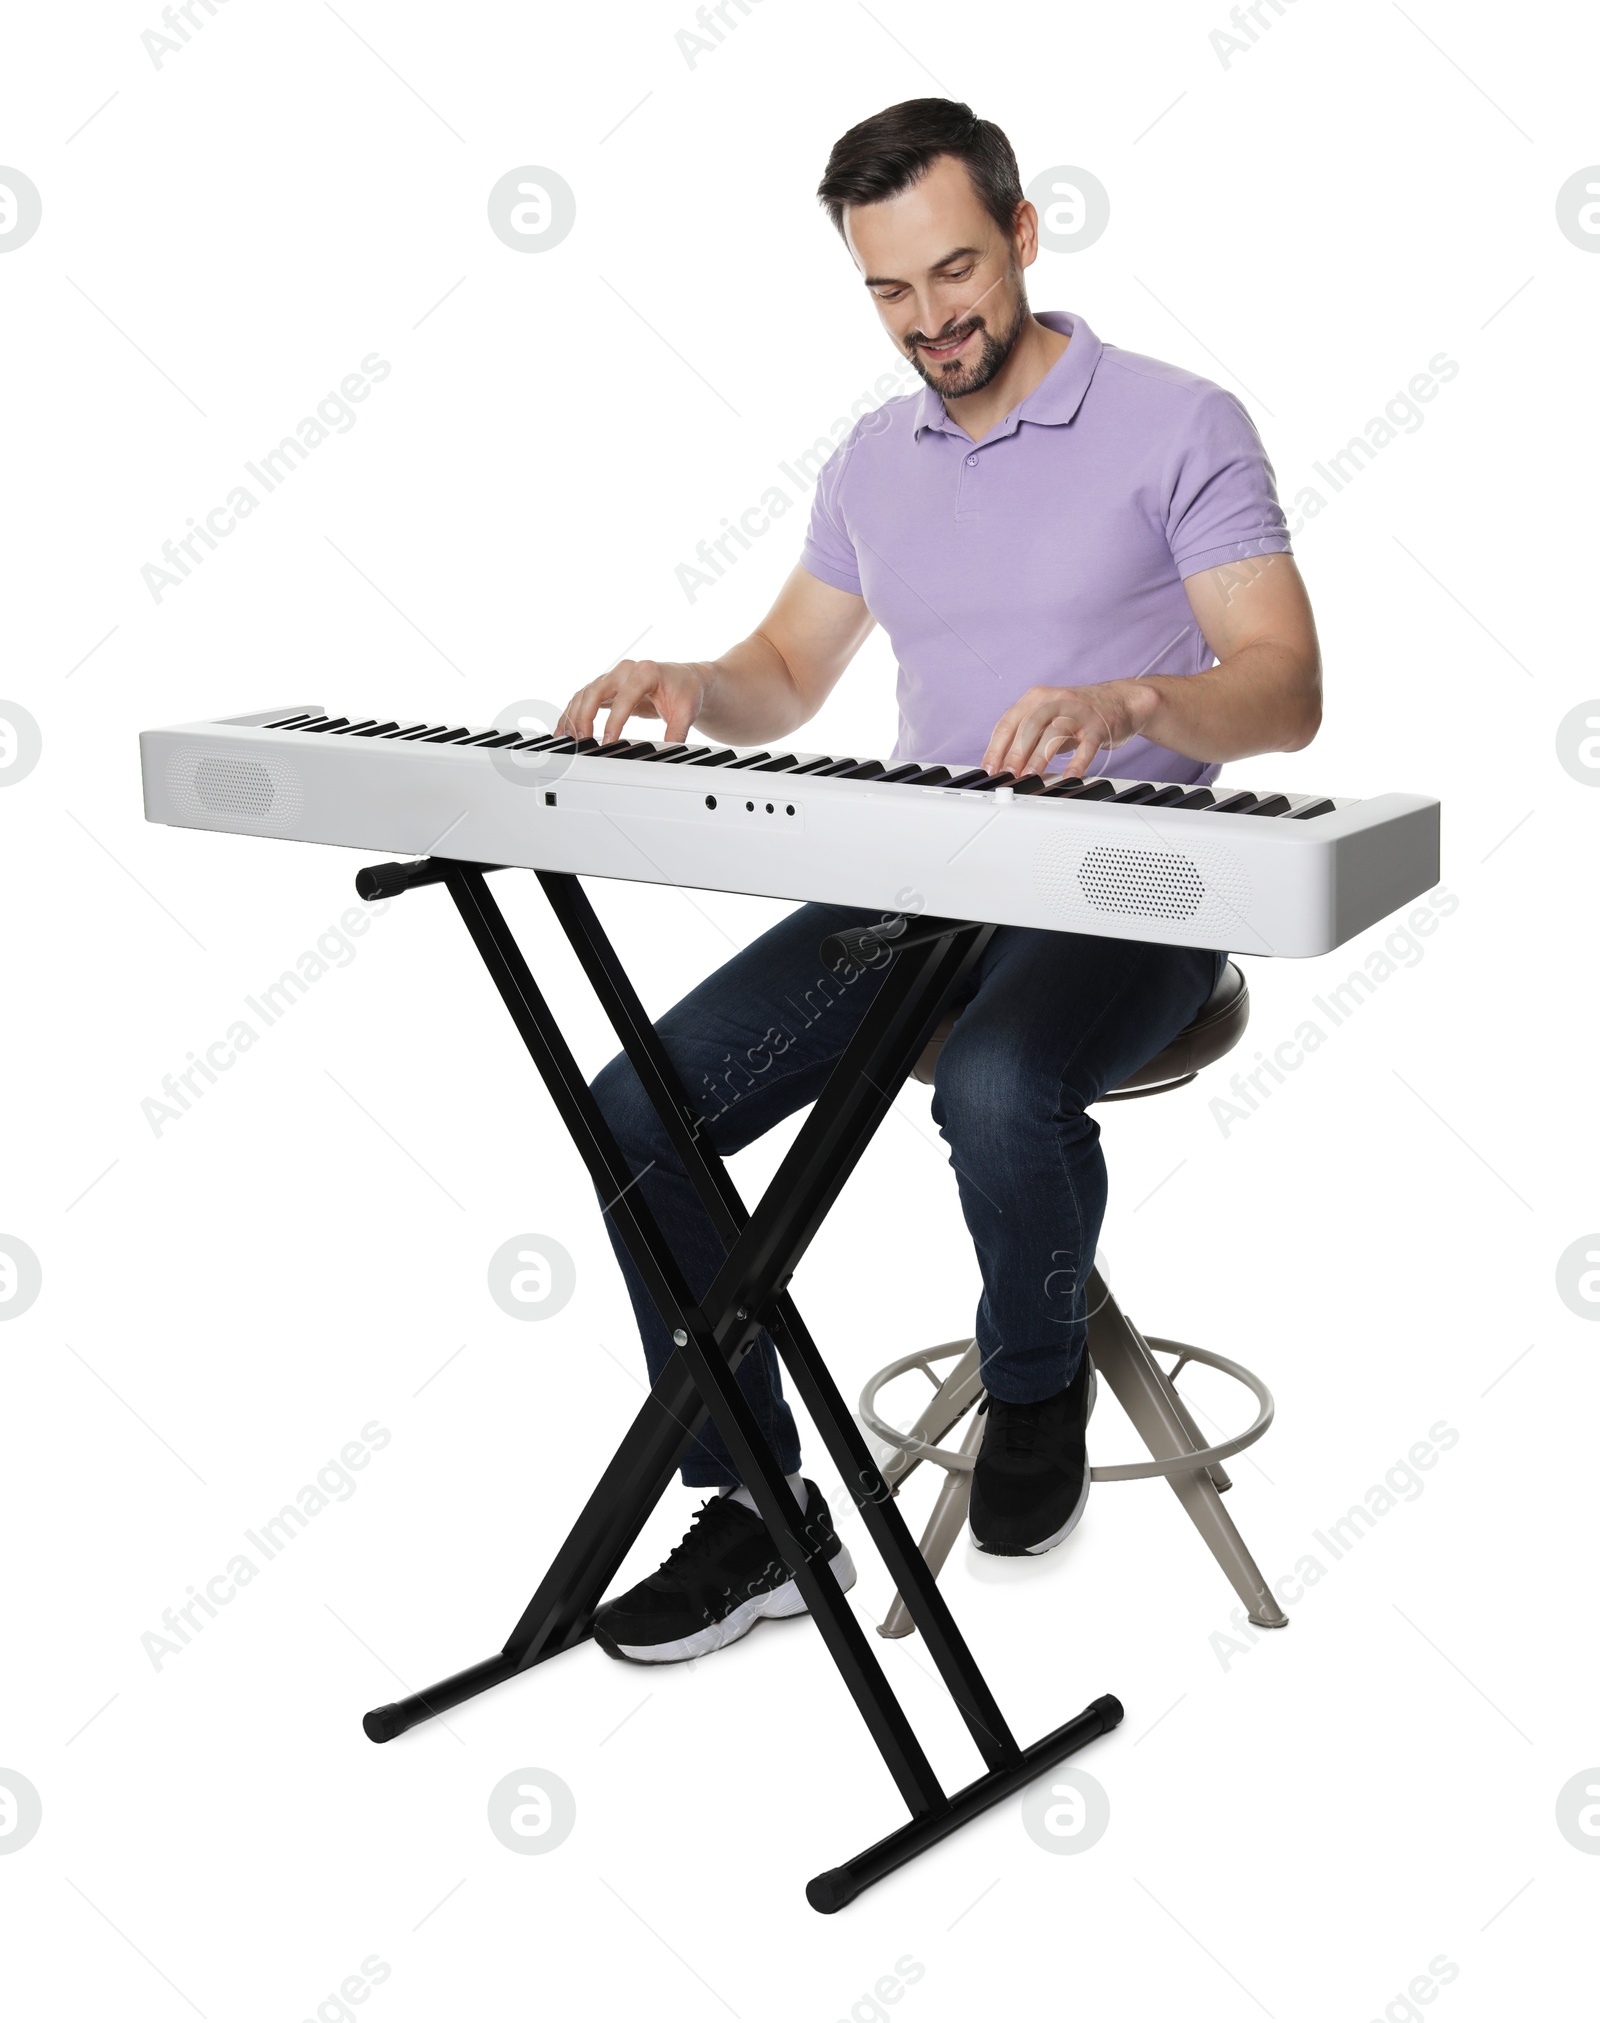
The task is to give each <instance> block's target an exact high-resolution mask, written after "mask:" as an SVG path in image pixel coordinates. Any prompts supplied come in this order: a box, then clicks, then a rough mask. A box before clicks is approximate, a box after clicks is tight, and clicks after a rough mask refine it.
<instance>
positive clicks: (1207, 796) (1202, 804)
mask: <svg viewBox="0 0 1600 2023" xmlns="http://www.w3.org/2000/svg"><path fill="white" fill-rule="evenodd" d="M1216 798H1217V797H1216V795H1215V794H1214V793H1212V791H1211V789H1210V788H1209V787H1191V788H1190V789H1189V791H1188V793H1186V794H1180V795H1179V796H1178V798H1177V800H1175V801H1174V802H1173V804H1172V805H1173V806H1174V807H1175V808H1209V807H1210V806H1211V803H1212V802H1213V801H1214V800H1215V799H1216Z"/></svg>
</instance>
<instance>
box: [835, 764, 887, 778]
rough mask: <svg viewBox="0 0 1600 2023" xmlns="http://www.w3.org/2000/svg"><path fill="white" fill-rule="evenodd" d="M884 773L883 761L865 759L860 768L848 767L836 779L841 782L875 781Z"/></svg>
mask: <svg viewBox="0 0 1600 2023" xmlns="http://www.w3.org/2000/svg"><path fill="white" fill-rule="evenodd" d="M882 772H883V761H882V759H863V760H862V761H861V763H860V765H859V766H846V768H845V769H844V771H843V772H842V773H839V774H837V775H836V777H837V778H838V779H841V780H875V779H877V778H878V777H879V776H880V775H881V773H882Z"/></svg>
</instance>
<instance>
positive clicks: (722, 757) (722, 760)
mask: <svg viewBox="0 0 1600 2023" xmlns="http://www.w3.org/2000/svg"><path fill="white" fill-rule="evenodd" d="M735 756H736V754H735V752H734V749H733V747H732V745H722V746H720V747H719V748H718V749H717V750H716V751H714V752H710V751H708V752H707V753H706V754H705V756H704V757H703V758H698V759H689V760H688V761H687V762H686V763H687V764H689V765H691V766H725V765H727V764H728V763H729V762H730V761H731V760H732V759H733V758H734V757H735Z"/></svg>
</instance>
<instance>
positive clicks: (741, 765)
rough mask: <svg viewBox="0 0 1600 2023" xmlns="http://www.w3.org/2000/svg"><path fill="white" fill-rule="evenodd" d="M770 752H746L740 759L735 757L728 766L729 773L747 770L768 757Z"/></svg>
mask: <svg viewBox="0 0 1600 2023" xmlns="http://www.w3.org/2000/svg"><path fill="white" fill-rule="evenodd" d="M771 757H772V754H771V752H746V753H745V755H744V757H743V758H742V759H735V760H734V762H733V764H732V765H731V766H729V768H728V771H729V772H730V773H740V772H748V771H749V770H750V768H751V767H752V766H759V765H760V763H761V761H762V760H763V759H770V758H771Z"/></svg>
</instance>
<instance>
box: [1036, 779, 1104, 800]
mask: <svg viewBox="0 0 1600 2023" xmlns="http://www.w3.org/2000/svg"><path fill="white" fill-rule="evenodd" d="M1116 791H1117V790H1116V788H1115V787H1114V786H1112V784H1111V782H1110V781H1109V780H1077V779H1073V780H1062V781H1060V782H1059V783H1058V784H1057V785H1055V786H1053V787H1049V788H1047V789H1046V790H1045V799H1046V800H1047V801H1109V800H1110V799H1111V796H1112V795H1113V794H1114V793H1115V792H1116Z"/></svg>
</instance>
